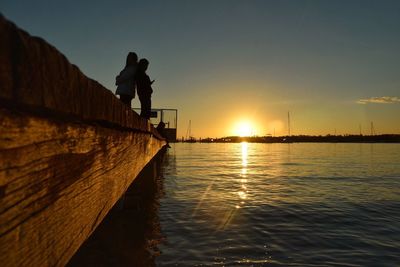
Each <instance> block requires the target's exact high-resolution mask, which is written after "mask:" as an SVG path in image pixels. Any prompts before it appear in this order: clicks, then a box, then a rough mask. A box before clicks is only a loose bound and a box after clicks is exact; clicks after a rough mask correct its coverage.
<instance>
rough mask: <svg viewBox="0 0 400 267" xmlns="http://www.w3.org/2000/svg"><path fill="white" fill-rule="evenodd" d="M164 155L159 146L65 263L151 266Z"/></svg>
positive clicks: (158, 237) (158, 238) (155, 247)
mask: <svg viewBox="0 0 400 267" xmlns="http://www.w3.org/2000/svg"><path fill="white" fill-rule="evenodd" d="M165 156H166V153H165V149H163V150H162V151H160V152H159V153H158V154H157V155H156V157H155V158H154V159H153V160H152V161H151V162H149V163H148V164H147V165H146V167H145V168H144V169H143V170H142V171H141V172H140V174H139V176H138V177H137V178H136V179H135V180H134V182H133V183H132V184H131V186H130V187H129V188H128V190H127V192H126V193H125V195H124V196H123V197H122V198H121V200H120V201H119V202H118V203H117V204H115V205H114V207H113V208H112V209H111V211H110V212H109V213H108V214H107V216H106V217H105V218H104V220H103V221H102V223H101V224H100V225H99V226H98V227H97V229H96V230H95V231H94V232H93V234H92V235H91V236H90V237H89V238H88V239H87V240H86V241H85V242H84V243H83V244H82V246H81V247H80V248H79V250H78V251H77V253H76V254H75V255H74V256H73V257H72V258H71V260H70V261H69V263H68V264H67V266H69V267H73V266H155V262H154V258H155V257H156V256H158V255H159V254H160V253H159V250H158V244H159V243H160V242H161V240H162V236H161V232H160V222H159V218H158V209H159V199H160V197H162V196H163V194H164V191H163V174H162V168H161V167H162V163H163V161H164V158H165ZM116 178H117V177H116Z"/></svg>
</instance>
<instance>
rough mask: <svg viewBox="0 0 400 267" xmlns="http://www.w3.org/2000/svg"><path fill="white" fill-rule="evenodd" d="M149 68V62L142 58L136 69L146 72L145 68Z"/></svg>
mask: <svg viewBox="0 0 400 267" xmlns="http://www.w3.org/2000/svg"><path fill="white" fill-rule="evenodd" d="M148 67H149V61H148V60H147V59H145V58H142V59H141V60H139V63H138V69H139V70H140V71H143V72H144V71H146V70H147V68H148Z"/></svg>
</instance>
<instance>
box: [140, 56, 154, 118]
mask: <svg viewBox="0 0 400 267" xmlns="http://www.w3.org/2000/svg"><path fill="white" fill-rule="evenodd" d="M148 67H149V61H148V60H147V59H145V58H142V59H141V60H139V63H138V69H137V72H136V87H137V93H138V96H139V100H140V106H141V108H140V109H141V112H140V116H141V117H143V118H146V119H150V113H151V94H152V93H153V88H151V85H152V83H153V82H154V80H153V81H150V77H149V76H148V75H147V74H146V70H147V68H148Z"/></svg>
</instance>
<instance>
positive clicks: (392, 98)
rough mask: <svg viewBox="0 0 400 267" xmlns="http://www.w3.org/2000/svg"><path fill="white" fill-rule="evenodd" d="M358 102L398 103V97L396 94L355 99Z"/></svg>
mask: <svg viewBox="0 0 400 267" xmlns="http://www.w3.org/2000/svg"><path fill="white" fill-rule="evenodd" d="M357 103H358V104H363V105H365V104H368V103H375V104H393V103H400V97H397V96H378V97H371V98H367V99H360V100H358V101H357Z"/></svg>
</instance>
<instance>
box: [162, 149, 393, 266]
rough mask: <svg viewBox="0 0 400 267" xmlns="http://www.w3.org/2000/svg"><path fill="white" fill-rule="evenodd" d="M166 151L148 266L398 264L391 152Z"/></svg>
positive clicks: (295, 150)
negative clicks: (156, 240)
mask: <svg viewBox="0 0 400 267" xmlns="http://www.w3.org/2000/svg"><path fill="white" fill-rule="evenodd" d="M171 146H172V147H171V148H170V149H169V150H168V152H167V156H166V157H165V159H164V163H163V166H162V173H163V175H162V176H163V186H162V187H163V194H162V196H161V197H160V199H159V200H158V201H159V207H158V216H157V220H158V222H157V223H158V224H159V228H160V229H161V230H160V231H161V235H162V236H163V238H162V241H161V243H160V244H158V249H159V252H160V253H159V255H158V256H156V257H155V264H156V265H157V266H171V265H172V266H174V265H176V266H400V144H320V143H293V144H254V143H238V144H197V143H177V144H171ZM157 254H158V253H157Z"/></svg>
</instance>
